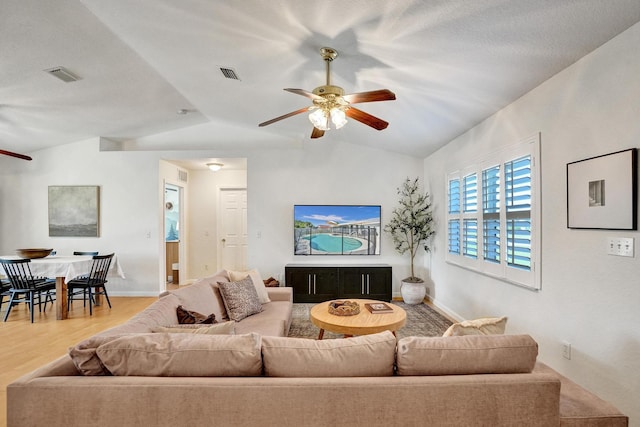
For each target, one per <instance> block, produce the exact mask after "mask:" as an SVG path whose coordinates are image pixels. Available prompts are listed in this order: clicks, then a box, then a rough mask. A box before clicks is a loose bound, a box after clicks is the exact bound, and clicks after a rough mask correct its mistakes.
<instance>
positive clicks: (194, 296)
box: [171, 275, 227, 321]
mask: <svg viewBox="0 0 640 427" xmlns="http://www.w3.org/2000/svg"><path fill="white" fill-rule="evenodd" d="M216 280H219V281H221V282H222V281H227V279H226V276H221V275H215V276H211V277H205V278H202V279H198V280H197V281H196V282H194V283H193V284H191V285H188V286H181V287H180V289H177V290H175V291H171V294H172V295H175V296H176V297H177V298H178V299H179V300H180V303H181V304H182V306H183V307H186V308H188V309H189V310H193V311H197V312H198V313H206V314H209V313H213V314H215V315H216V319H218V321H221V320H225V319H226V314H227V313H226V310H225V308H224V302H223V301H222V296H221V295H220V290H219V289H218V284H217V282H216ZM214 284H215V286H214Z"/></svg>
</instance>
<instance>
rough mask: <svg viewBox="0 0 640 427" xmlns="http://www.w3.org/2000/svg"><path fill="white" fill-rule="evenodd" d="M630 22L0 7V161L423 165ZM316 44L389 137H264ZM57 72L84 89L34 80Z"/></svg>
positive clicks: (506, 1)
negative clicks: (377, 159) (55, 155)
mask: <svg viewBox="0 0 640 427" xmlns="http://www.w3.org/2000/svg"><path fill="white" fill-rule="evenodd" d="M639 21H640V2H639V1H638V0H610V1H609V0H608V1H603V0H474V1H470V0H393V1H389V0H317V1H300V0H242V1H229V0H181V1H175V0H109V1H104V0H55V1H42V0H2V2H0V56H1V62H0V149H5V150H11V151H17V152H22V153H30V152H33V151H35V150H38V149H42V148H46V147H50V146H54V145H60V144H66V143H69V142H75V141H81V140H84V139H87V138H92V137H98V136H99V137H104V138H108V139H111V140H114V141H124V144H125V145H127V144H129V146H130V147H134V148H135V147H137V148H138V149H184V150H190V149H218V148H220V149H232V148H245V147H248V148H251V147H261V148H269V147H270V146H273V147H283V146H287V145H289V144H292V145H296V144H298V145H299V144H317V143H322V142H324V141H327V140H328V141H330V142H331V141H349V142H352V143H355V144H362V145H367V146H371V147H377V148H380V149H384V150H390V151H395V152H398V153H404V154H408V155H412V156H419V157H425V156H427V155H428V154H429V153H431V152H433V151H435V150H436V149H438V148H439V147H440V146H442V145H443V144H445V143H447V142H448V141H450V140H451V139H452V138H454V137H456V136H457V135H459V134H461V133H463V132H465V131H466V130H468V129H469V128H471V127H473V126H474V125H476V124H477V123H479V122H480V121H482V120H483V119H485V118H486V117H488V116H490V115H491V114H493V113H495V112H496V111H498V110H499V109H501V108H502V107H504V106H506V105H508V104H509V103H511V102H513V101H514V100H516V99H517V98H519V97H520V96H522V95H524V94H525V93H527V92H528V91H530V90H531V89H533V88H534V87H536V86H538V85H539V84H540V83H542V82H544V81H545V80H547V79H549V78H550V77H551V76H553V75H554V74H556V73H558V72H559V71H561V70H562V69H564V68H566V67H567V66H569V65H571V64H572V63H574V62H575V61H577V60H578V59H580V58H581V57H583V56H584V55H586V54H588V53H589V52H591V51H593V50H594V49H596V48H597V47H599V46H601V45H602V44H604V43H605V42H607V41H608V40H610V39H611V38H613V37H614V36H616V35H618V34H619V33H621V32H622V31H624V30H625V29H627V28H629V27H630V26H632V25H634V24H635V23H637V22H639ZM323 46H330V47H333V48H335V49H337V50H338V52H339V56H338V58H337V59H336V60H335V61H334V62H333V64H332V71H333V84H336V85H338V86H341V87H343V88H344V89H345V91H346V93H353V92H361V91H370V90H375V89H381V88H387V89H390V90H391V91H393V92H394V93H395V94H396V96H397V99H396V100H395V101H386V102H377V103H367V104H361V105H359V108H361V109H362V110H364V111H366V112H368V113H370V114H373V115H375V116H377V117H380V118H382V119H384V120H386V121H388V122H389V123H390V125H389V127H388V128H387V129H385V130H383V131H376V130H374V129H371V128H369V127H367V126H364V125H363V124H361V123H358V122H356V121H353V120H351V121H350V122H349V123H348V124H347V125H346V126H345V127H344V128H342V129H340V130H337V131H335V130H333V131H329V132H327V134H326V135H325V136H324V137H323V138H322V139H319V140H310V139H309V135H310V133H311V124H310V123H309V121H308V119H307V118H306V114H300V115H297V116H295V117H292V118H289V119H286V120H283V121H280V122H278V123H275V124H272V125H270V126H268V127H264V128H258V123H260V122H263V121H265V120H268V119H271V118H273V117H275V116H279V115H282V114H285V113H288V112H290V111H294V110H297V109H300V108H302V107H305V106H308V105H309V103H310V100H309V99H307V98H304V97H301V96H298V95H295V94H291V93H288V92H285V91H283V90H282V89H283V88H300V89H305V90H308V91H311V90H312V89H313V88H315V87H317V86H320V85H322V84H324V82H325V70H324V63H323V61H322V58H321V57H320V54H319V49H320V48H321V47H323ZM630 54H637V52H635V53H632V52H630ZM58 66H63V67H65V68H66V69H68V70H69V71H70V72H72V73H73V74H75V75H77V76H78V77H79V78H80V79H79V80H78V81H75V82H71V83H64V82H62V81H60V80H58V79H56V78H54V77H52V76H51V75H49V74H48V73H46V72H44V71H43V70H46V69H51V68H54V67H58ZM221 68H229V69H232V70H233V71H235V73H236V74H237V76H238V77H239V80H235V79H228V78H226V77H225V76H224V75H223V73H222V72H221ZM179 110H185V111H183V112H186V114H177V112H178V111H179ZM127 141H128V142H127Z"/></svg>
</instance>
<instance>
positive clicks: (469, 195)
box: [447, 135, 540, 289]
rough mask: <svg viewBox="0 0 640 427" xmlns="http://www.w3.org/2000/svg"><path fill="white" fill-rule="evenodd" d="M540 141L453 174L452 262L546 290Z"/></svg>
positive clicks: (449, 181) (449, 179) (450, 189)
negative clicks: (542, 284)
mask: <svg viewBox="0 0 640 427" xmlns="http://www.w3.org/2000/svg"><path fill="white" fill-rule="evenodd" d="M539 141H540V137H539V135H535V136H532V137H531V138H528V139H527V140H525V141H523V142H522V143H520V144H517V145H515V146H512V147H509V148H507V149H505V150H502V151H500V152H498V153H493V154H492V155H490V156H487V158H486V159H485V160H484V161H483V162H481V163H479V164H476V165H471V166H468V167H466V168H464V169H462V170H460V171H458V172H454V173H451V174H449V175H448V176H447V198H448V199H447V203H448V212H447V214H448V218H447V233H448V235H447V245H448V251H447V262H450V263H452V264H458V265H461V266H463V267H465V268H469V269H471V270H474V271H477V272H479V273H483V274H487V275H490V276H492V277H496V278H499V279H502V280H505V281H508V282H511V283H515V284H518V285H522V286H526V287H529V288H533V289H540V273H539V272H540V269H539V259H540V254H539V242H540V237H539V235H540V227H539V217H540V216H539V211H540V209H539V202H538V200H539V196H538V194H539V188H538V185H537V183H538V182H539V167H538V165H537V160H536V159H537V157H538V153H539V150H540V142H539Z"/></svg>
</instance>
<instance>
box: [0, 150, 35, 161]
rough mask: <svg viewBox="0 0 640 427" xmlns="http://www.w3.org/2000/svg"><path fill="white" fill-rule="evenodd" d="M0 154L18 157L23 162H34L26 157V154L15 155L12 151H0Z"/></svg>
mask: <svg viewBox="0 0 640 427" xmlns="http://www.w3.org/2000/svg"><path fill="white" fill-rule="evenodd" d="M0 154H4V155H5V156H11V157H17V158H19V159H23V160H33V159H32V158H31V157H29V156H25V155H24V154H18V153H13V152H11V151H6V150H0Z"/></svg>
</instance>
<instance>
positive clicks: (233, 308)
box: [218, 276, 262, 322]
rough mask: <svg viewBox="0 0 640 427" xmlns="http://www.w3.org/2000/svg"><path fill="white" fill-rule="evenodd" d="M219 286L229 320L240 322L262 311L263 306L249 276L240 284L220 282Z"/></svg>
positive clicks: (239, 282)
mask: <svg viewBox="0 0 640 427" xmlns="http://www.w3.org/2000/svg"><path fill="white" fill-rule="evenodd" d="M218 286H219V287H220V293H221V294H222V299H223V300H224V305H225V307H226V309H227V315H228V316H229V319H231V320H235V321H236V322H239V321H240V320H242V319H244V318H245V317H248V316H251V315H253V314H256V313H260V312H261V311H262V304H261V303H260V300H259V299H258V293H257V292H256V288H255V287H254V286H253V282H252V281H251V277H248V276H247V277H246V278H244V279H242V280H240V281H238V282H228V283H224V282H220V283H218Z"/></svg>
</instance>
